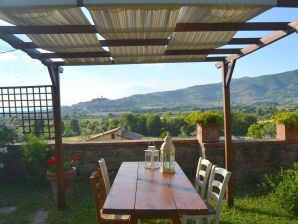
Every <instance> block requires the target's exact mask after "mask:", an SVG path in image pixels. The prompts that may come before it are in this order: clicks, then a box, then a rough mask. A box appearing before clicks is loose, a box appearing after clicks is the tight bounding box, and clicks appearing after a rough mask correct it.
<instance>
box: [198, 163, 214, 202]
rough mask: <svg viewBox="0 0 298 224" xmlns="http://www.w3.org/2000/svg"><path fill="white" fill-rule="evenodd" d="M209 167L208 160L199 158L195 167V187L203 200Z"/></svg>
mask: <svg viewBox="0 0 298 224" xmlns="http://www.w3.org/2000/svg"><path fill="white" fill-rule="evenodd" d="M211 167H212V163H211V162H210V161H209V160H207V159H203V158H202V157H200V159H199V162H198V166H197V173H196V179H195V187H196V189H197V191H198V193H199V194H200V195H201V197H202V198H203V199H204V198H205V193H206V186H207V183H208V178H209V174H210V171H211Z"/></svg>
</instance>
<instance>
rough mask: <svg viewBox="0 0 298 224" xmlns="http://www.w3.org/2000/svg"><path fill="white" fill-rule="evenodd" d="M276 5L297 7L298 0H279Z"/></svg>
mask: <svg viewBox="0 0 298 224" xmlns="http://www.w3.org/2000/svg"><path fill="white" fill-rule="evenodd" d="M276 7H289V8H297V7H298V1H297V0H277V5H276Z"/></svg>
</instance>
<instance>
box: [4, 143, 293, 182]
mask: <svg viewBox="0 0 298 224" xmlns="http://www.w3.org/2000/svg"><path fill="white" fill-rule="evenodd" d="M173 142H174V144H175V146H176V160H177V162H178V163H179V165H180V166H181V167H182V169H183V170H184V172H185V173H186V174H187V176H188V177H189V178H190V180H191V181H193V180H194V176H195V172H196V166H197V161H198V159H199V157H200V156H201V155H204V156H205V157H206V158H207V159H209V160H210V161H211V162H212V163H214V164H216V165H218V166H221V167H224V144H223V142H218V143H205V144H202V145H200V144H198V142H197V140H196V139H174V141H173ZM161 143H162V141H155V144H156V147H157V148H160V145H161ZM147 146H148V142H147V141H144V140H141V141H121V142H99V143H91V142H88V143H64V144H63V147H64V149H65V152H66V157H69V156H70V155H72V154H77V155H78V157H79V158H80V161H79V172H81V173H86V172H87V173H90V172H91V171H93V170H95V169H96V168H97V167H98V164H97V160H98V159H100V158H102V157H103V158H105V160H106V163H107V167H108V169H109V172H110V175H111V177H112V178H113V177H114V176H115V175H116V173H117V170H118V169H119V167H120V164H121V162H123V161H143V160H144V150H145V149H147ZM7 156H8V157H7V158H9V161H5V160H4V163H9V164H11V165H13V167H14V168H18V167H20V166H19V165H18V163H19V162H18V161H20V159H19V157H20V153H19V150H18V147H12V148H10V149H9V155H7ZM2 159H3V158H2ZM294 161H296V162H298V142H291V143H288V142H285V141H276V140H272V141H233V177H234V181H235V187H237V186H239V184H251V183H254V182H255V181H259V180H260V179H261V178H262V177H263V176H264V174H270V173H276V172H277V171H279V170H280V167H283V168H285V169H286V168H290V167H292V166H293V163H294ZM1 162H3V160H1ZM15 172H17V173H21V172H20V171H18V170H15ZM13 173H14V172H13ZM0 179H1V177H0Z"/></svg>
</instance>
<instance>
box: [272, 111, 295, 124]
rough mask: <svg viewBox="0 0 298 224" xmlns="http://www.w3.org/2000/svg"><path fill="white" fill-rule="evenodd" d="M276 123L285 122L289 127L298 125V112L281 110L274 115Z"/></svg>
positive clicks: (273, 118)
mask: <svg viewBox="0 0 298 224" xmlns="http://www.w3.org/2000/svg"><path fill="white" fill-rule="evenodd" d="M272 120H273V121H274V122H275V123H276V124H285V126H286V127H287V128H294V127H298V112H297V111H295V112H280V113H277V114H275V115H273V116H272Z"/></svg>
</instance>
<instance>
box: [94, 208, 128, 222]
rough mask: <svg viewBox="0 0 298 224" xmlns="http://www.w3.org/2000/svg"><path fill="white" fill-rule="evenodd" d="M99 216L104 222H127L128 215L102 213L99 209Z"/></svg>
mask: <svg viewBox="0 0 298 224" xmlns="http://www.w3.org/2000/svg"><path fill="white" fill-rule="evenodd" d="M100 218H101V219H102V221H104V222H105V223H128V222H129V219H130V215H115V214H103V213H102V209H101V210H100Z"/></svg>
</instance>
